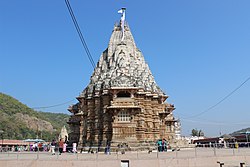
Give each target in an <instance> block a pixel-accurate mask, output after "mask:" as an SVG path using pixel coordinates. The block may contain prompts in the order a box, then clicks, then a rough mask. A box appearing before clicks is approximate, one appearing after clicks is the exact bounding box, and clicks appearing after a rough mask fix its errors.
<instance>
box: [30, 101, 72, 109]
mask: <svg viewBox="0 0 250 167" xmlns="http://www.w3.org/2000/svg"><path fill="white" fill-rule="evenodd" d="M73 101H75V99H73V100H70V101H66V102H63V103H60V104H55V105H50V106H41V107H32V109H45V108H52V107H58V106H62V105H65V104H68V103H70V102H73Z"/></svg>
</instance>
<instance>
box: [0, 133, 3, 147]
mask: <svg viewBox="0 0 250 167" xmlns="http://www.w3.org/2000/svg"><path fill="white" fill-rule="evenodd" d="M3 133H4V131H3V130H0V134H1V137H2V147H1V148H2V150H1V151H3Z"/></svg>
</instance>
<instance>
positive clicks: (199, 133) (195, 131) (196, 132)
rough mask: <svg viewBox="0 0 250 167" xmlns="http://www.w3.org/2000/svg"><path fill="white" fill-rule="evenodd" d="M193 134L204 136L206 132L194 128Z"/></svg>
mask: <svg viewBox="0 0 250 167" xmlns="http://www.w3.org/2000/svg"><path fill="white" fill-rule="evenodd" d="M191 135H192V136H198V137H200V136H204V132H203V131H202V130H197V129H192V132H191Z"/></svg>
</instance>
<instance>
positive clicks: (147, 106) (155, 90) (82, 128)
mask: <svg viewBox="0 0 250 167" xmlns="http://www.w3.org/2000/svg"><path fill="white" fill-rule="evenodd" d="M121 35H122V34H121V27H120V25H115V27H114V30H113V32H112V35H111V38H110V42H109V45H108V48H107V49H106V50H105V51H104V52H103V54H102V55H101V57H100V60H99V62H98V63H97V66H96V68H95V70H94V72H93V74H92V76H91V78H90V83H89V84H88V86H87V87H86V88H85V89H84V91H83V92H82V93H81V94H80V96H79V97H78V98H77V99H78V101H79V103H77V104H75V105H73V106H71V107H70V108H69V111H70V112H71V113H72V116H71V118H70V120H69V122H68V123H69V124H70V127H71V133H70V134H69V140H71V141H72V142H73V141H74V142H78V144H79V145H80V146H86V145H98V146H101V145H102V146H103V145H105V144H106V142H107V141H111V142H112V143H119V142H123V143H124V142H126V143H138V142H142V141H145V140H147V141H156V140H158V139H160V138H165V139H168V140H169V141H171V140H173V139H174V138H175V129H174V127H175V126H174V124H175V119H174V117H173V114H172V111H173V110H174V106H173V105H171V104H168V103H167V102H166V99H167V98H168V96H167V95H165V93H164V92H163V91H162V90H161V89H160V88H159V87H158V85H157V84H156V82H155V80H154V77H153V75H152V73H151V71H150V69H149V66H148V65H147V63H146V62H145V60H144V57H143V55H142V53H141V51H140V50H139V49H138V48H137V47H136V45H135V42H134V39H133V36H132V34H131V32H130V29H129V27H128V25H127V24H126V26H125V35H124V40H121Z"/></svg>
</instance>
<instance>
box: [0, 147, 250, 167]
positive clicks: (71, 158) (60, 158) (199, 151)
mask: <svg viewBox="0 0 250 167" xmlns="http://www.w3.org/2000/svg"><path fill="white" fill-rule="evenodd" d="M128 164H129V167H216V166H223V167H236V166H240V164H241V165H242V167H250V148H240V149H224V148H222V149H214V148H189V149H181V150H180V151H173V152H151V153H148V152H146V151H140V152H137V151H133V152H125V154H121V153H120V152H119V153H111V154H110V155H106V154H104V153H95V154H90V153H75V154H74V153H63V154H62V155H59V154H58V153H57V154H56V155H52V154H51V153H50V152H8V153H3V152H1V153H0V167H16V166H18V167H46V166H48V167H62V166H63V167H106V166H107V167H127V166H128ZM222 164H224V165H222Z"/></svg>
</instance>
